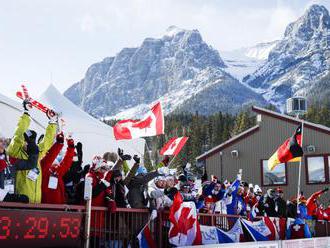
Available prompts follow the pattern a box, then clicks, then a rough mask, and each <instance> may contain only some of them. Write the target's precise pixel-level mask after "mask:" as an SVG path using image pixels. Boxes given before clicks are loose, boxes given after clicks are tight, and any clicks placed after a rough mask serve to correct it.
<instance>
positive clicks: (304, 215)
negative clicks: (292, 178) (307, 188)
mask: <svg viewBox="0 0 330 248" xmlns="http://www.w3.org/2000/svg"><path fill="white" fill-rule="evenodd" d="M306 202H307V200H306V198H305V196H303V195H302V196H300V197H299V203H298V208H299V211H298V213H297V214H298V215H297V218H300V219H302V220H310V219H312V217H311V216H309V215H308V212H307V206H306Z"/></svg>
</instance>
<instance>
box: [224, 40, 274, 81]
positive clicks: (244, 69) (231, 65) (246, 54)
mask: <svg viewBox="0 0 330 248" xmlns="http://www.w3.org/2000/svg"><path fill="white" fill-rule="evenodd" d="M277 42H278V41H272V42H266V43H258V44H256V45H255V46H252V47H243V48H240V49H235V50H232V51H221V56H222V58H223V59H224V61H225V63H226V65H227V66H228V67H227V68H226V69H225V70H226V71H227V72H228V73H229V74H231V75H232V76H234V77H235V78H237V79H238V80H240V81H242V79H243V78H244V77H245V76H247V75H249V74H251V73H253V72H255V71H256V70H257V69H258V68H259V67H260V66H262V65H263V64H264V63H265V62H266V60H267V58H268V54H269V52H270V51H271V50H272V49H273V48H274V47H275V46H276V44H277Z"/></svg>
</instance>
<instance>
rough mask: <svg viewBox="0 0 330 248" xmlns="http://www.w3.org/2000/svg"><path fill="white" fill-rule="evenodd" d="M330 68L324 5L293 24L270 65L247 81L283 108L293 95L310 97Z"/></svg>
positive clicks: (328, 22) (329, 31) (329, 32)
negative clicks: (311, 91)
mask: <svg viewBox="0 0 330 248" xmlns="http://www.w3.org/2000/svg"><path fill="white" fill-rule="evenodd" d="M329 68H330V16H329V12H328V10H327V9H326V8H325V7H324V6H320V5H312V6H311V7H310V8H309V9H308V10H307V11H306V13H305V14H304V15H303V16H302V17H300V18H299V19H298V20H297V21H295V22H293V23H291V24H289V25H288V26H287V28H286V31H285V34H284V38H283V39H282V40H280V41H279V42H278V43H277V44H276V46H275V47H274V48H273V49H272V50H271V52H270V53H269V56H268V59H267V62H266V63H265V64H264V65H262V66H261V67H260V68H259V69H258V70H256V71H255V72H254V73H253V74H251V75H248V76H246V77H245V78H244V79H243V81H244V82H245V83H247V84H248V85H250V86H251V87H253V88H254V89H255V90H256V91H257V92H259V93H261V94H263V96H264V98H265V99H266V100H267V101H269V102H271V103H272V104H274V105H276V106H277V107H278V108H283V106H284V103H285V100H286V99H287V98H288V97H291V96H292V95H307V96H308V93H309V89H310V88H311V87H313V84H314V83H315V82H316V81H318V80H319V79H320V78H321V77H323V76H324V75H326V74H327V73H329Z"/></svg>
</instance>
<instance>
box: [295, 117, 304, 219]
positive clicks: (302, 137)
mask: <svg viewBox="0 0 330 248" xmlns="http://www.w3.org/2000/svg"><path fill="white" fill-rule="evenodd" d="M297 118H298V119H299V114H298V115H297ZM299 120H300V121H301V149H303V141H304V120H303V119H299ZM298 144H299V143H298ZM303 158H304V153H303V155H302V157H301V158H300V161H299V173H298V189H297V190H298V191H297V214H300V210H299V196H300V181H301V167H302V160H303Z"/></svg>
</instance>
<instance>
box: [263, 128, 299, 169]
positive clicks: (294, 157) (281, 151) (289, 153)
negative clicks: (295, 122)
mask: <svg viewBox="0 0 330 248" xmlns="http://www.w3.org/2000/svg"><path fill="white" fill-rule="evenodd" d="M301 128H302V127H301V125H299V127H298V128H297V129H296V132H295V133H294V135H293V136H291V137H290V138H288V139H287V140H286V141H284V143H283V144H282V145H281V146H280V147H279V148H278V149H277V150H276V152H275V153H274V154H273V155H272V156H271V157H270V159H269V160H268V169H269V170H274V168H275V166H276V165H278V164H280V163H286V162H297V161H300V159H301V158H300V157H301V156H303V154H304V152H303V149H302V147H301Z"/></svg>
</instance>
